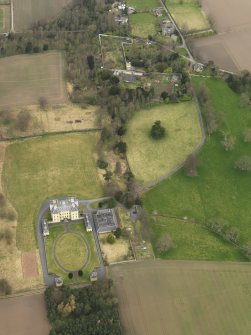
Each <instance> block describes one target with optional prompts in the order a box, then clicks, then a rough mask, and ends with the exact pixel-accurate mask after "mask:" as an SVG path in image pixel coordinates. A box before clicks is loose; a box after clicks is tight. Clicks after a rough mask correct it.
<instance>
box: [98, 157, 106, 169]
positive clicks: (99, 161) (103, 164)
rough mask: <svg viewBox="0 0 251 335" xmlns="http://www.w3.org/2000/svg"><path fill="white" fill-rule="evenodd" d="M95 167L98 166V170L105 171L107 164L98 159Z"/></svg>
mask: <svg viewBox="0 0 251 335" xmlns="http://www.w3.org/2000/svg"><path fill="white" fill-rule="evenodd" d="M97 166H98V168H99V169H103V170H105V169H106V168H107V166H108V163H107V162H106V161H104V160H103V159H98V161H97Z"/></svg>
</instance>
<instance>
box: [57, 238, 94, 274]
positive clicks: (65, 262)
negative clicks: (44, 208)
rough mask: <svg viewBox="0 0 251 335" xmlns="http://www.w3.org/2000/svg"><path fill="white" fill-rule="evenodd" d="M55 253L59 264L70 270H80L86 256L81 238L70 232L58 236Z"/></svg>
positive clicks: (85, 248)
mask: <svg viewBox="0 0 251 335" xmlns="http://www.w3.org/2000/svg"><path fill="white" fill-rule="evenodd" d="M55 253H56V257H57V259H58V261H59V262H60V265H61V266H62V267H64V268H65V269H66V270H70V271H78V270H80V269H81V268H82V266H83V264H84V263H85V262H86V260H87V257H88V252H87V247H86V245H85V241H84V240H83V238H82V237H81V236H80V235H77V234H75V233H70V232H69V233H67V234H63V235H62V236H61V237H59V239H58V240H57V242H56V247H55Z"/></svg>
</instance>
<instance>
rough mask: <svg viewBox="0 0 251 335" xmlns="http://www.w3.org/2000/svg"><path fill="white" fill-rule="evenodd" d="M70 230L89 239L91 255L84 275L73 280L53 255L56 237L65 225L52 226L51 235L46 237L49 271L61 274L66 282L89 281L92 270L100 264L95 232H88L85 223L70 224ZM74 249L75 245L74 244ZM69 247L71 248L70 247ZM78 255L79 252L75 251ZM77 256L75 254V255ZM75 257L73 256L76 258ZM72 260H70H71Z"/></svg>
mask: <svg viewBox="0 0 251 335" xmlns="http://www.w3.org/2000/svg"><path fill="white" fill-rule="evenodd" d="M69 229H70V232H79V233H81V234H82V235H84V236H85V238H86V240H87V241H88V244H89V247H90V252H91V255H90V256H91V257H90V261H89V263H88V265H87V267H86V268H85V269H84V270H83V277H79V276H74V277H73V278H72V279H71V280H70V279H69V278H68V273H66V272H63V271H62V270H61V269H60V268H59V267H58V266H57V265H56V263H55V262H54V259H53V257H52V253H53V245H54V241H55V239H56V238H57V237H58V236H59V235H60V234H62V233H63V232H64V226H63V225H62V226H58V227H52V228H50V235H49V236H47V237H46V239H45V249H46V258H47V266H48V273H55V274H56V275H58V276H61V277H62V278H63V279H64V283H65V284H67V283H71V282H79V281H87V280H89V275H90V272H91V271H92V270H93V269H94V268H95V267H98V266H99V260H98V255H97V251H96V247H95V242H94V238H93V234H92V233H91V232H88V233H87V232H86V230H85V227H84V224H83V223H80V224H74V225H70V226H69ZM72 247H73V249H72V251H74V249H75V246H72ZM68 249H70V248H69V247H68ZM75 254H76V255H77V252H76V253H75ZM74 257H75V256H74ZM74 257H73V258H74ZM68 260H69V257H68ZM69 262H70V260H69ZM74 262H75V261H74V259H72V264H73V263H74Z"/></svg>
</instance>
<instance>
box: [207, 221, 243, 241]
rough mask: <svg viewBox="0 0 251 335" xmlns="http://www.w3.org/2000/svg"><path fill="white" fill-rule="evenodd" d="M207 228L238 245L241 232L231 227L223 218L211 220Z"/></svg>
mask: <svg viewBox="0 0 251 335" xmlns="http://www.w3.org/2000/svg"><path fill="white" fill-rule="evenodd" d="M206 226H207V227H208V228H209V229H210V230H212V231H214V232H215V233H217V234H218V235H220V236H221V237H222V238H223V239H224V240H226V241H229V242H233V243H235V244H238V243H239V241H240V232H239V230H238V229H237V228H235V227H230V226H229V223H228V222H227V221H226V220H224V219H222V218H211V219H209V220H208V221H207V222H206Z"/></svg>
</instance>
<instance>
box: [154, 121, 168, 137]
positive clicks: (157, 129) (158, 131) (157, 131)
mask: <svg viewBox="0 0 251 335" xmlns="http://www.w3.org/2000/svg"><path fill="white" fill-rule="evenodd" d="M165 136H166V130H165V128H164V127H163V126H161V121H159V120H158V121H155V122H154V124H153V126H152V129H151V137H152V138H154V139H155V140H159V139H161V138H163V137H165Z"/></svg>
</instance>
